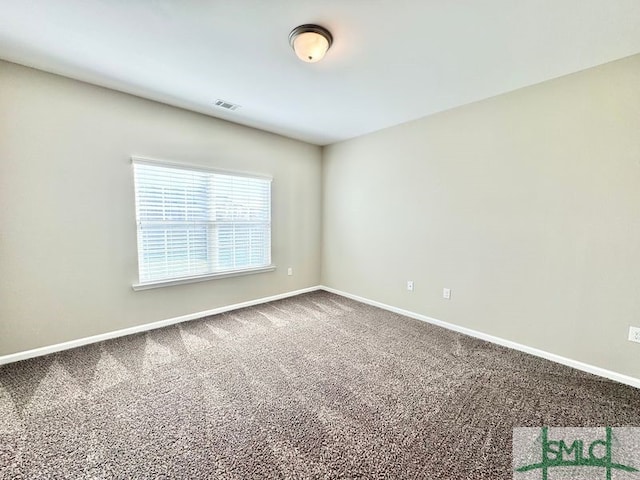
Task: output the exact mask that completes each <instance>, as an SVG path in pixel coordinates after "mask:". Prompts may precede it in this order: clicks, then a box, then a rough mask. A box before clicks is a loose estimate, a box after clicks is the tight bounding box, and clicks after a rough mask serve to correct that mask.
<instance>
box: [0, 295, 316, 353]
mask: <svg viewBox="0 0 640 480" xmlns="http://www.w3.org/2000/svg"><path fill="white" fill-rule="evenodd" d="M316 290H320V287H319V286H315V287H309V288H303V289H301V290H295V291H292V292H285V293H280V294H278V295H273V296H271V297H264V298H258V299H256V300H249V301H247V302H242V303H236V304H234V305H226V306H224V307H218V308H212V309H211V310H205V311H204V312H197V313H190V314H188V315H182V316H180V317H174V318H168V319H166V320H159V321H157V322H152V323H145V324H144V325H136V326H135V327H130V328H124V329H122V330H115V331H113V332H107V333H101V334H99V335H93V336H91V337H85V338H79V339H77V340H71V341H69V342H64V343H57V344H55V345H49V346H46V347H40V348H34V349H33V350H25V351H23V352H17V353H11V354H9V355H3V356H0V365H4V364H7V363H13V362H18V361H20V360H26V359H28V358H34V357H41V356H43V355H49V354H50V353H56V352H61V351H63V350H69V349H70V348H75V347H81V346H83V345H88V344H90V343H97V342H102V341H104V340H110V339H112V338H118V337H124V336H125V335H131V334H134V333H140V332H146V331H149V330H155V329H157V328H162V327H167V326H169V325H175V324H176V323H181V322H187V321H189V320H195V319H198V318H203V317H208V316H209V315H216V314H218V313H224V312H229V311H231V310H238V309H239V308H245V307H252V306H253V305H259V304H261V303H267V302H273V301H274V300H282V299H283V298H288V297H295V296H296V295H300V294H303V293H309V292H314V291H316Z"/></svg>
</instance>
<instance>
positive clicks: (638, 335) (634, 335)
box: [629, 327, 640, 343]
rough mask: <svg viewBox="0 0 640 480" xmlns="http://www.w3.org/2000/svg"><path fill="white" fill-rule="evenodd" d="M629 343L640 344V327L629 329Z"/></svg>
mask: <svg viewBox="0 0 640 480" xmlns="http://www.w3.org/2000/svg"><path fill="white" fill-rule="evenodd" d="M629 341H630V342H638V343H640V327H629Z"/></svg>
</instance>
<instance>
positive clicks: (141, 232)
mask: <svg viewBox="0 0 640 480" xmlns="http://www.w3.org/2000/svg"><path fill="white" fill-rule="evenodd" d="M134 172H135V184H136V217H137V223H138V263H139V273H140V282H150V281H154V280H166V279H173V278H182V277H189V276H196V275H205V274H208V273H218V272H228V271H234V270H242V269H247V268H256V267H263V266H268V265H269V264H270V263H271V182H270V181H269V180H266V179H260V178H252V177H246V176H236V175H227V174H220V173H214V172H208V171H204V170H203V171H199V170H191V169H181V168H176V167H173V166H162V165H155V164H153V165H151V164H146V163H139V162H134Z"/></svg>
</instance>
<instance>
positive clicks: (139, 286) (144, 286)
mask: <svg viewBox="0 0 640 480" xmlns="http://www.w3.org/2000/svg"><path fill="white" fill-rule="evenodd" d="M275 269H276V266H275V265H268V266H266V267H259V268H247V269H245V270H231V271H228V272H221V273H210V274H207V275H198V276H194V277H181V278H172V279H169V280H156V281H153V282H144V283H136V284H134V285H132V286H131V287H132V288H133V289H134V290H136V291H137V290H149V289H151V288H160V287H172V286H174V285H184V284H187V283H196V282H206V281H208V280H215V279H218V278H229V277H239V276H241V275H253V274H254V273H264V272H273V271H274V270H275Z"/></svg>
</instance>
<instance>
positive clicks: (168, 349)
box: [0, 292, 640, 480]
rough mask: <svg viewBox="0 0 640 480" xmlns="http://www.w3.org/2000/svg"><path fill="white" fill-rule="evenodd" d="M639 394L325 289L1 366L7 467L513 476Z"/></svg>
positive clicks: (82, 473) (636, 408)
mask: <svg viewBox="0 0 640 480" xmlns="http://www.w3.org/2000/svg"><path fill="white" fill-rule="evenodd" d="M542 425H556V426H562V425H566V426H597V425H602V426H604V425H611V426H621V425H634V426H639V425H640V390H636V389H633V388H631V387H627V386H624V385H620V384H616V383H614V382H610V381H607V380H603V379H601V378H598V377H594V376H591V375H588V374H585V373H582V372H579V371H576V370H572V369H569V368H566V367H563V366H560V365H556V364H553V363H551V362H547V361H545V360H541V359H538V358H535V357H531V356H528V355H525V354H522V353H519V352H515V351H511V350H508V349H505V348H502V347H498V346H495V345H492V344H488V343H485V342H482V341H479V340H475V339H473V338H469V337H465V336H463V335H460V334H456V333H453V332H450V331H447V330H443V329H441V328H438V327H434V326H431V325H428V324H425V323H422V322H419V321H416V320H412V319H409V318H405V317H402V316H400V315H396V314H393V313H389V312H386V311H383V310H379V309H377V308H374V307H370V306H367V305H363V304H360V303H357V302H354V301H351V300H348V299H345V298H342V297H339V296H335V295H332V294H329V293H325V292H314V293H311V294H307V295H302V296H299V297H295V298H291V299H287V300H281V301H277V302H273V303H270V304H265V305H259V306H256V307H252V308H246V309H243V310H239V311H235V312H231V313H227V314H223V315H218V316H213V317H209V318H206V319H203V320H198V321H192V322H188V323H184V324H181V325H177V326H173V327H168V328H164V329H160V330H155V331H151V332H148V333H144V334H139V335H134V336H130V337H125V338H120V339H116V340H110V341H107V342H102V343H100V344H94V345H90V346H87V347H82V348H79V349H75V350H70V351H67V352H62V353H58V354H55V355H50V356H47V357H41V358H38V359H32V360H27V361H23V362H19V363H15V364H11V365H5V366H3V367H0V478H2V479H15V478H24V479H29V480H31V479H40V478H65V479H67V478H91V479H98V478H118V479H129V478H139V479H144V478H179V479H182V478H184V479H205V478H207V479H209V478H211V479H242V480H244V479H272V478H273V479H280V478H282V479H289V478H291V479H295V478H301V479H302V478H318V479H321V478H322V479H332V478H341V479H342V478H363V479H364V478H366V479H387V478H388V479H396V478H397V479H414V478H416V479H429V480H432V479H448V480H457V479H492V480H495V479H507V478H511V434H512V428H513V427H514V426H542Z"/></svg>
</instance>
